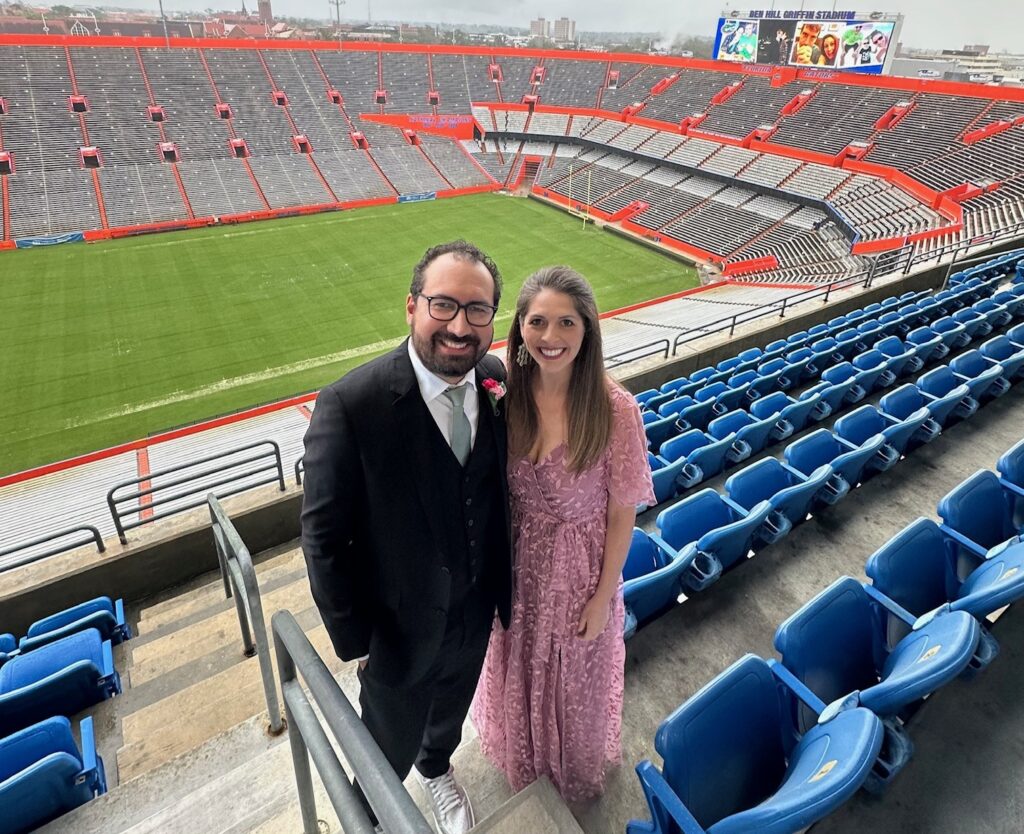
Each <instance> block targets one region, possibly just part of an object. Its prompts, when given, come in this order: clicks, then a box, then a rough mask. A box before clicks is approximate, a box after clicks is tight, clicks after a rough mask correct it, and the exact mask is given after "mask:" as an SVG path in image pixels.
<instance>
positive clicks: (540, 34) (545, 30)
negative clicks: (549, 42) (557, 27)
mask: <svg viewBox="0 0 1024 834" xmlns="http://www.w3.org/2000/svg"><path fill="white" fill-rule="evenodd" d="M530 37H533V38H549V37H551V22H550V21H548V20H545V19H544V18H543V17H538V18H537V19H536V20H531V21H530Z"/></svg>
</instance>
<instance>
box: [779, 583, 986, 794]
mask: <svg viewBox="0 0 1024 834" xmlns="http://www.w3.org/2000/svg"><path fill="white" fill-rule="evenodd" d="M887 614H892V615H895V616H896V617H899V618H900V619H901V620H902V621H903V623H904V624H905V625H907V626H911V627H913V626H915V624H916V626H917V627H916V628H914V630H912V631H911V632H910V633H909V634H908V635H907V636H906V637H904V638H903V639H901V640H899V641H890V640H889V639H887V635H888V633H889V628H888V625H887V621H886V615H887ZM980 635H981V626H980V624H979V623H978V621H977V620H976V619H975V618H974V617H972V616H971V615H970V614H968V613H966V612H964V611H952V612H949V613H948V614H946V615H944V616H942V617H935V618H934V619H932V620H931V621H929V622H927V623H920V622H917V623H915V618H914V617H913V615H911V614H910V613H909V612H907V611H904V610H903V609H901V608H900V607H899V606H898V605H896V603H894V602H893V601H892V600H890V599H888V598H886V597H885V596H884V595H883V594H881V593H880V592H879V591H877V590H876V589H875V588H873V587H870V586H865V585H862V584H861V583H860V582H858V581H857V580H855V579H852V578H851V577H849V576H844V577H841V578H840V579H838V580H837V581H836V582H834V583H832V585H830V586H829V587H828V588H826V589H825V590H824V591H822V592H821V593H820V594H818V595H817V596H816V597H814V599H812V600H811V601H810V602H808V603H806V604H805V605H804V606H803V607H802V608H800V610H798V611H797V612H795V613H794V614H792V615H790V617H788V618H787V619H786V620H785V622H783V623H782V625H780V626H779V628H778V630H777V631H776V632H775V648H776V650H777V651H778V652H779V654H780V655H781V657H782V665H783V666H784V667H785V668H786V669H788V670H789V671H790V672H791V673H792V674H793V675H794V676H795V677H796V678H797V680H799V681H800V682H801V683H803V684H804V685H805V686H807V687H808V688H809V689H810V690H811V692H813V693H814V695H816V696H817V697H818V698H819V699H820V700H821V701H824V702H825V703H827V704H828V705H829V706H827V707H826V708H825V709H824V710H823V711H821V712H820V715H819V713H818V711H817V710H815V709H813V708H811V707H809V706H805V705H802V704H801V705H800V706H798V708H797V715H796V723H797V726H798V728H799V729H801V730H803V729H805V728H808V727H810V726H813V725H815V724H816V723H818V722H819V721H820V720H824V721H827V720H828V719H830V718H833V717H834V716H835V715H837V714H842V713H843V712H844V711H846V710H848V709H851V708H853V707H865V708H867V709H869V710H871V711H872V712H873V713H875V715H877V716H878V717H879V718H883V719H891V718H894V717H896V716H898V714H899V713H900V712H901V711H902V710H904V708H906V707H908V706H910V705H911V704H913V703H915V702H916V701H919V700H921V699H922V698H924V697H926V696H927V695H930V694H931V693H932V692H934V691H935V690H936V689H939V688H940V687H942V686H944V685H945V684H947V683H949V682H950V681H951V680H953V679H954V678H956V677H957V676H958V675H960V674H961V673H962V672H963V671H964V670H965V669H967V667H968V664H970V662H971V659H972V658H973V657H974V653H975V649H976V648H977V646H978V641H979V639H980ZM826 726H827V725H826ZM886 732H887V736H888V739H889V742H890V743H889V744H888V750H889V752H890V754H891V755H892V759H891V761H889V762H887V763H885V765H884V767H883V768H881V769H880V770H881V772H879V769H878V768H876V776H878V777H879V779H880V781H881V782H882V783H885V782H888V781H889V780H891V779H892V777H893V776H895V774H896V773H897V772H898V771H899V770H900V769H902V767H903V766H904V765H905V764H906V762H907V761H908V760H909V758H910V755H911V752H912V749H913V746H912V744H911V743H910V741H909V739H908V738H907V737H906V735H905V731H903V730H902V728H901V727H900V726H899V725H898V724H896V723H895V722H894V721H887V722H886Z"/></svg>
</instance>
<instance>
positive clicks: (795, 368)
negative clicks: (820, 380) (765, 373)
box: [782, 347, 821, 385]
mask: <svg viewBox="0 0 1024 834" xmlns="http://www.w3.org/2000/svg"><path fill="white" fill-rule="evenodd" d="M814 359H815V353H814V351H813V350H811V348H809V347H800V348H797V349H796V350H794V351H790V352H789V353H787V354H786V366H785V368H784V369H783V371H782V375H783V376H784V377H786V378H787V379H790V380H792V382H793V384H794V385H797V384H799V383H801V382H803V381H804V380H808V379H816V378H817V377H818V375H819V374H820V373H821V369H819V368H818V366H817V365H815V364H814Z"/></svg>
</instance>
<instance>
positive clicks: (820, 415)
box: [800, 381, 853, 423]
mask: <svg viewBox="0 0 1024 834" xmlns="http://www.w3.org/2000/svg"><path fill="white" fill-rule="evenodd" d="M852 385H853V382H852V381H851V382H849V383H844V384H842V385H833V384H832V383H831V382H819V383H818V384H817V385H812V386H811V387H810V388H808V389H807V390H806V391H804V392H803V393H802V394H801V395H800V400H801V401H805V400H811V399H814V400H817V405H815V406H814V408H813V409H812V410H811V415H810V416H811V419H812V420H813V421H814V422H816V423H820V422H821V421H822V420H824V419H825V418H826V417H828V416H829V415H831V414H833V413H835V412H836V411H839V410H840V409H842V408H843V407H844V405H845V403H844V400H845V398H846V393H847V389H848V388H849V387H851V386H852Z"/></svg>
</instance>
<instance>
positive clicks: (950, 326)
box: [931, 316, 971, 350]
mask: <svg viewBox="0 0 1024 834" xmlns="http://www.w3.org/2000/svg"><path fill="white" fill-rule="evenodd" d="M931 328H932V330H934V331H935V332H936V333H938V334H939V337H940V338H941V339H942V343H943V344H944V345H945V346H946V347H948V348H949V349H950V350H955V349H957V348H962V347H964V346H966V345H967V344H969V343H970V341H971V337H970V336H968V335H967V328H966V327H964V326H963V325H962V324H960V322H958V321H956V320H955V319H953V318H950V317H949V316H943V317H942V318H939V319H936V320H935V321H933V322H932V323H931Z"/></svg>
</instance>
